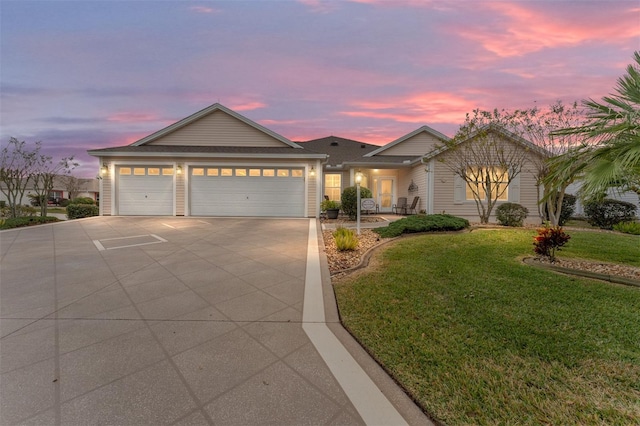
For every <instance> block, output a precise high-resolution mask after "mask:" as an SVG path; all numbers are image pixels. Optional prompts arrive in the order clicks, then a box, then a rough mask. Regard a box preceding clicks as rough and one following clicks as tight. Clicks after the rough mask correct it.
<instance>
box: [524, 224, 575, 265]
mask: <svg viewBox="0 0 640 426" xmlns="http://www.w3.org/2000/svg"><path fill="white" fill-rule="evenodd" d="M537 231H538V235H536V236H535V237H533V250H534V251H535V252H536V254H537V255H539V256H543V257H546V258H547V259H549V262H551V263H554V262H555V261H556V251H559V250H560V248H561V247H562V246H564V245H565V244H566V243H567V241H569V239H570V238H571V237H570V236H569V235H568V234H565V232H564V231H563V230H562V227H561V226H549V223H548V222H547V223H546V224H545V226H544V227H542V228H538V229H537Z"/></svg>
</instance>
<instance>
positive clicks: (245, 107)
mask: <svg viewBox="0 0 640 426" xmlns="http://www.w3.org/2000/svg"><path fill="white" fill-rule="evenodd" d="M265 107H267V104H265V103H264V102H258V101H246V102H238V103H232V104H231V105H229V108H231V109H232V110H234V111H251V110H254V109H259V108H265Z"/></svg>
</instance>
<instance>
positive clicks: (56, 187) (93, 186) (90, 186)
mask: <svg viewBox="0 0 640 426" xmlns="http://www.w3.org/2000/svg"><path fill="white" fill-rule="evenodd" d="M78 181H79V182H78V183H79V185H78V193H77V195H76V197H89V198H91V199H93V200H94V201H100V187H99V184H98V180H97V179H84V178H78ZM30 194H33V195H35V191H34V190H33V187H32V186H31V185H29V184H27V188H26V190H25V192H24V196H23V197H22V200H21V201H20V202H19V203H18V204H29V203H30V202H31V200H30V199H29V195H30ZM63 198H64V199H69V198H70V197H69V191H68V188H67V186H66V184H65V180H64V176H56V177H54V179H53V189H52V190H51V192H50V193H49V200H61V199H63ZM0 201H7V197H6V195H5V194H4V193H2V192H0Z"/></svg>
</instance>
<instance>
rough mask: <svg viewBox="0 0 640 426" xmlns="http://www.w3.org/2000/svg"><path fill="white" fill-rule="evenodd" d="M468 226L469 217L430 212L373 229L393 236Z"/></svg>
mask: <svg viewBox="0 0 640 426" xmlns="http://www.w3.org/2000/svg"><path fill="white" fill-rule="evenodd" d="M468 227H469V221H468V220H467V219H463V218H461V217H457V216H451V215H449V214H430V215H414V216H408V217H405V218H402V219H400V220H397V221H395V222H392V223H391V224H390V225H389V226H385V227H382V228H376V229H374V230H373V231H374V232H377V233H378V234H379V235H380V236H381V237H383V238H391V237H397V236H400V235H402V234H411V233H416V232H437V231H459V230H461V229H465V228H468Z"/></svg>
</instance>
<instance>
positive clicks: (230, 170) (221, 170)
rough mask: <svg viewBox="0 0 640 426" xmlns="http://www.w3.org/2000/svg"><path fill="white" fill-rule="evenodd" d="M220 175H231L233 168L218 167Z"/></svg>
mask: <svg viewBox="0 0 640 426" xmlns="http://www.w3.org/2000/svg"><path fill="white" fill-rule="evenodd" d="M220 176H233V169H220Z"/></svg>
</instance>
